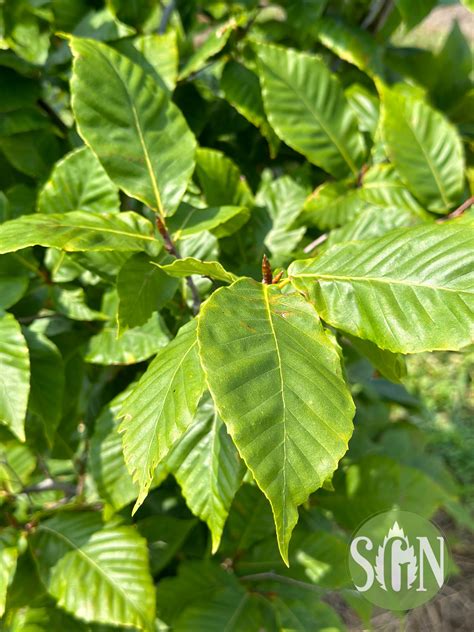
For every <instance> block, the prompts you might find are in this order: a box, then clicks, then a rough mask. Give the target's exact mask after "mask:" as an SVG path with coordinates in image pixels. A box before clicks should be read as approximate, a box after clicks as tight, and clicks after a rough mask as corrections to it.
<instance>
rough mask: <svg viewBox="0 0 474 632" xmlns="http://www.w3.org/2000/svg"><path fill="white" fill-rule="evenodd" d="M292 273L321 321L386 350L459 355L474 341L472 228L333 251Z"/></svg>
mask: <svg viewBox="0 0 474 632" xmlns="http://www.w3.org/2000/svg"><path fill="white" fill-rule="evenodd" d="M288 274H289V275H290V277H291V278H292V279H293V280H294V282H295V285H296V286H297V287H298V288H300V289H301V290H302V291H305V292H307V294H308V295H309V296H311V298H312V299H313V300H314V302H315V305H316V308H317V310H318V312H319V314H320V315H321V318H323V320H325V321H326V322H328V323H329V324H331V325H333V326H334V327H337V328H338V329H342V330H343V331H347V332H348V333H350V334H352V335H354V336H356V337H358V338H367V339H368V340H371V341H372V342H374V343H375V344H376V345H377V346H378V347H380V348H381V349H388V350H390V351H394V352H401V353H417V352H421V351H434V350H436V349H453V350H456V349H460V348H461V347H464V346H465V345H468V344H469V343H470V342H472V339H473V335H474V320H473V318H472V313H473V310H474V228H473V227H472V226H469V225H465V226H461V225H450V224H447V223H446V224H443V225H433V224H429V225H422V226H416V227H414V228H400V229H397V230H393V231H391V232H389V233H386V234H385V235H383V236H382V237H377V238H375V239H370V240H365V241H361V242H358V243H355V242H349V243H346V244H341V245H339V246H334V247H333V248H330V249H329V250H327V251H326V252H325V253H324V254H323V255H321V256H319V257H316V258H315V259H307V260H302V261H295V262H294V263H293V264H292V265H291V266H290V268H289V270H288Z"/></svg>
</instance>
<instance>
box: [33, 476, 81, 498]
mask: <svg viewBox="0 0 474 632" xmlns="http://www.w3.org/2000/svg"><path fill="white" fill-rule="evenodd" d="M21 491H22V492H23V493H24V494H32V493H34V492H51V491H61V492H64V493H65V494H66V495H67V496H74V494H75V493H76V488H75V486H74V485H72V484H71V483H61V482H60V481H55V480H53V479H52V478H46V479H45V480H44V481H41V482H40V483H37V484H36V485H28V486H27V487H24V488H23V489H22V490H21Z"/></svg>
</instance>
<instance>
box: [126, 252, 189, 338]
mask: <svg viewBox="0 0 474 632" xmlns="http://www.w3.org/2000/svg"><path fill="white" fill-rule="evenodd" d="M177 288H178V282H177V281H175V280H173V279H170V277H169V275H167V274H165V273H164V272H162V271H161V270H160V269H159V268H157V267H156V266H154V265H152V262H151V261H150V257H149V256H147V255H146V254H144V253H137V254H135V255H132V257H130V259H128V260H127V261H126V262H125V263H124V264H123V266H122V267H121V268H120V271H119V273H118V276H117V292H118V298H119V303H118V312H117V319H118V328H119V335H121V334H122V333H123V332H124V331H126V330H127V329H133V328H134V327H139V326H141V325H144V324H145V323H146V322H147V321H148V320H149V319H150V317H151V315H152V313H153V312H155V311H159V310H160V309H161V308H162V307H163V305H165V304H166V303H167V302H168V301H169V300H170V299H171V298H172V297H173V295H174V293H175V292H176V290H177Z"/></svg>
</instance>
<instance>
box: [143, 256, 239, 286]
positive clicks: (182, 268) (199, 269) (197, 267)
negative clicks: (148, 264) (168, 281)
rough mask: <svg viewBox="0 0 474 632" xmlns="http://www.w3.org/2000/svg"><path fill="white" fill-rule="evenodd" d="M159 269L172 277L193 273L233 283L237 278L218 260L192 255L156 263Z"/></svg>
mask: <svg viewBox="0 0 474 632" xmlns="http://www.w3.org/2000/svg"><path fill="white" fill-rule="evenodd" d="M154 265H156V266H158V267H159V268H160V270H163V271H164V272H166V274H169V275H170V276H174V277H178V278H179V277H186V276H191V275H193V274H200V275H202V276H209V277H211V278H213V279H217V281H224V283H233V282H234V281H236V280H237V279H238V277H236V276H235V274H232V272H227V270H225V269H224V268H223V266H222V265H221V264H220V263H219V262H218V261H199V259H195V258H194V257H186V258H184V259H175V260H174V261H173V262H172V263H167V264H166V265H164V264H158V263H155V264H154Z"/></svg>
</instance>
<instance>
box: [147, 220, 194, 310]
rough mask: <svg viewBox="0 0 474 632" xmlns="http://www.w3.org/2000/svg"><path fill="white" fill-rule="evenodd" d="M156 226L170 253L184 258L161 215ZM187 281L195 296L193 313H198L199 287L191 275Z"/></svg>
mask: <svg viewBox="0 0 474 632" xmlns="http://www.w3.org/2000/svg"><path fill="white" fill-rule="evenodd" d="M156 226H157V228H158V232H159V233H160V235H161V236H162V238H163V242H164V244H165V250H166V251H167V252H169V254H170V255H173V257H176V259H182V257H181V254H180V252H179V250H178V249H177V248H176V246H175V244H174V242H173V240H172V239H171V235H170V234H169V232H168V229H167V228H166V224H165V222H164V220H163V219H162V218H161V217H160V216H159V215H158V216H157V218H156ZM186 283H187V284H188V287H189V289H190V291H191V295H192V297H193V313H194V315H196V314H198V313H199V309H200V307H201V297H200V296H199V292H198V290H197V287H196V285H195V283H194V281H193V280H192V278H191V277H190V276H188V277H186Z"/></svg>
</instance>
